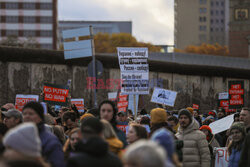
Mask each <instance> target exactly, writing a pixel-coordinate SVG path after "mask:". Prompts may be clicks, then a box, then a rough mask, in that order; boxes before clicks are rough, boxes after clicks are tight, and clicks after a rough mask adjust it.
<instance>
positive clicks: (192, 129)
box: [176, 109, 211, 167]
mask: <svg viewBox="0 0 250 167" xmlns="http://www.w3.org/2000/svg"><path fill="white" fill-rule="evenodd" d="M179 123H180V127H179V129H178V132H177V134H176V137H177V138H178V140H183V142H184V146H183V150H182V152H183V166H184V167H209V166H210V159H211V158H210V152H209V148H208V142H207V140H206V136H205V134H204V133H202V132H201V131H200V130H199V125H198V122H197V121H195V120H194V118H193V116H192V114H191V113H190V112H189V111H188V110H186V109H182V110H180V111H179Z"/></svg>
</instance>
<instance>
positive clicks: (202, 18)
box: [199, 16, 207, 22]
mask: <svg viewBox="0 0 250 167" xmlns="http://www.w3.org/2000/svg"><path fill="white" fill-rule="evenodd" d="M199 20H200V22H206V21H207V18H206V17H205V16H204V17H199Z"/></svg>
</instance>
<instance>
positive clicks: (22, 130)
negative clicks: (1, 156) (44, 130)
mask: <svg viewBox="0 0 250 167" xmlns="http://www.w3.org/2000/svg"><path fill="white" fill-rule="evenodd" d="M3 145H4V146H5V147H10V148H12V149H14V150H16V151H18V152H20V153H23V154H24V155H27V156H30V157H41V151H42V148H41V140H40V138H39V133H38V129H37V127H36V125H35V124H34V123H22V124H20V125H19V126H16V127H15V128H13V129H10V130H9V131H8V132H7V133H6V135H5V136H4V138H3Z"/></svg>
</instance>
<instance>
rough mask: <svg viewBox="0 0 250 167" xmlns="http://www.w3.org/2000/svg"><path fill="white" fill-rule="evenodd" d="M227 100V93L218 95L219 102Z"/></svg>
mask: <svg viewBox="0 0 250 167" xmlns="http://www.w3.org/2000/svg"><path fill="white" fill-rule="evenodd" d="M227 99H229V95H228V92H223V93H219V100H227Z"/></svg>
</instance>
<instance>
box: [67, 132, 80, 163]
mask: <svg viewBox="0 0 250 167" xmlns="http://www.w3.org/2000/svg"><path fill="white" fill-rule="evenodd" d="M68 137H69V138H68V139H67V141H66V142H65V144H64V146H63V152H64V156H65V158H66V159H68V158H69V156H70V153H71V152H73V151H75V145H76V143H77V142H78V141H80V139H81V137H80V128H74V129H72V130H71V131H70V132H69V136H68Z"/></svg>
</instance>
